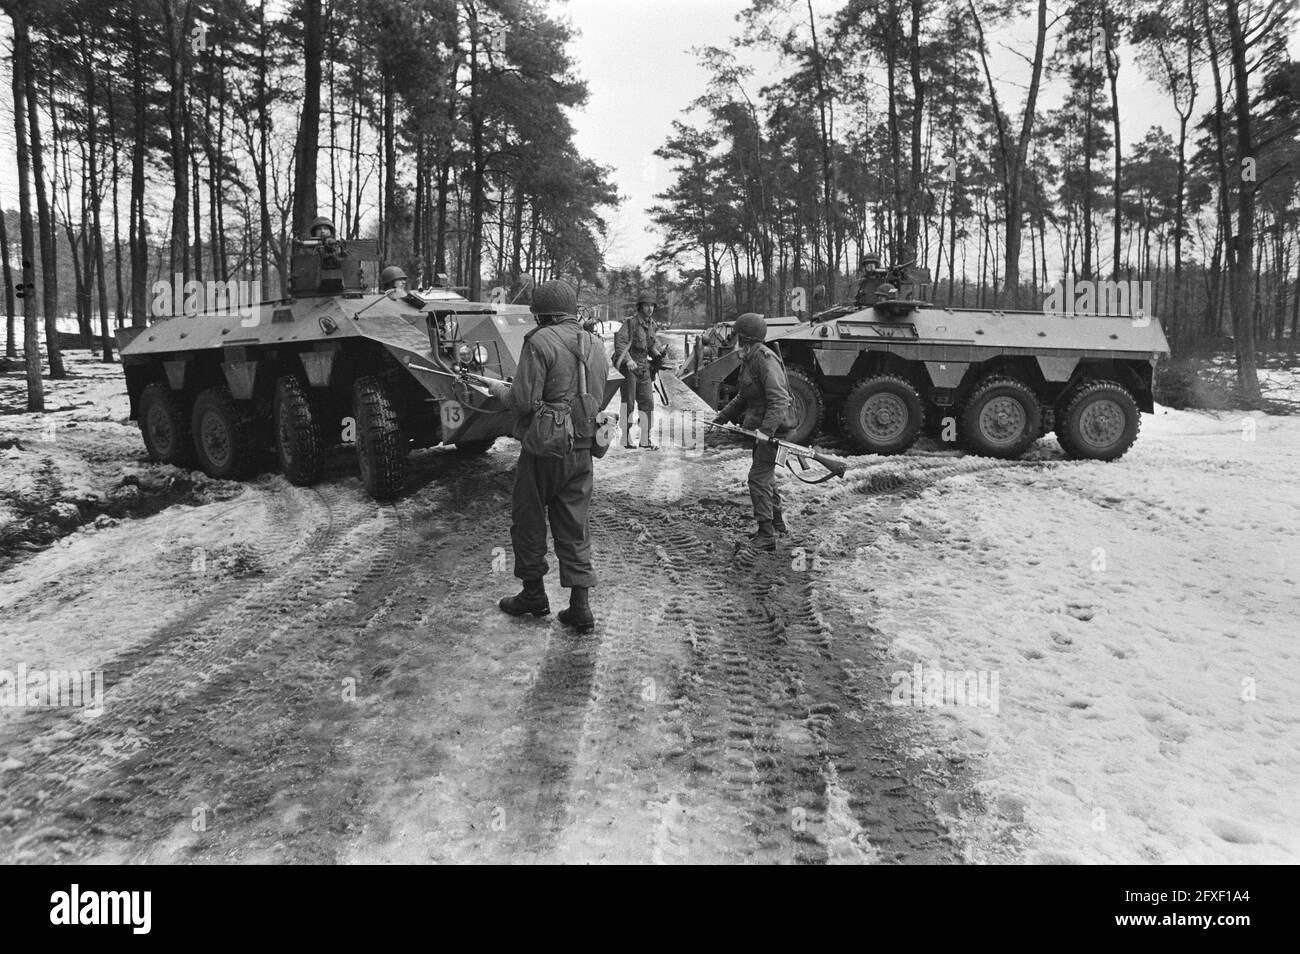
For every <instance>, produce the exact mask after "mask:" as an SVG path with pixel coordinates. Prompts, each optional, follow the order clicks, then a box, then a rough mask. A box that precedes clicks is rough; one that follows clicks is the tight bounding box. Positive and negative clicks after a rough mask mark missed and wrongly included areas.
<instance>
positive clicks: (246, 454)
mask: <svg viewBox="0 0 1300 954" xmlns="http://www.w3.org/2000/svg"><path fill="white" fill-rule="evenodd" d="M190 431H191V433H192V434H193V437H194V450H195V453H197V454H198V458H199V466H200V467H202V468H203V472H204V473H205V474H207V475H208V476H209V477H218V478H221V479H223V480H243V479H244V478H245V477H249V476H251V475H252V474H253V472H254V470H255V469H256V466H257V440H256V429H255V428H254V426H253V421H252V420H251V419H250V418H249V417H248V415H247V414H245V413H244V412H243V411H242V410H241V409H240V407H239V405H238V404H236V403H235V399H234V398H232V397H231V396H230V392H229V391H228V390H226V389H225V388H208V389H207V390H206V391H204V392H203V393H202V394H200V395H199V396H198V398H197V400H195V402H194V414H193V415H192V416H191V418H190Z"/></svg>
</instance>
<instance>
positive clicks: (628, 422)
mask: <svg viewBox="0 0 1300 954" xmlns="http://www.w3.org/2000/svg"><path fill="white" fill-rule="evenodd" d="M655 307H656V302H655V296H654V295H652V294H650V292H648V291H644V292H642V293H641V294H640V295H638V296H637V300H636V312H635V313H634V314H633V315H632V317H631V318H629V319H628V320H627V321H625V322H623V326H622V327H621V328H619V329H618V331H617V333H615V335H614V354H615V356H616V358H615V361H614V366H615V367H616V368H618V369H619V371H621V372H622V374H623V394H622V402H623V446H624V447H628V448H630V447H632V446H633V445H632V432H631V427H632V402H633V401H635V402H636V407H637V411H638V412H639V420H640V429H641V444H640V447H641V449H642V450H658V449H659V448H657V447H656V446H655V445H654V443H653V442H652V441H651V440H650V435H651V433H653V431H654V420H655V391H654V382H652V381H651V380H650V361H651V359H654V360H655V361H662V360H663V358H664V356H665V354H666V349H664V348H661V347H660V346H659V341H658V339H656V338H655V335H656V334H657V333H658V331H659V325H658V324H657V323H656V322H655V319H654V314H655Z"/></svg>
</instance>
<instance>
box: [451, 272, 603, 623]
mask: <svg viewBox="0 0 1300 954" xmlns="http://www.w3.org/2000/svg"><path fill="white" fill-rule="evenodd" d="M532 311H533V314H534V316H535V317H536V320H537V325H538V327H537V328H535V329H533V330H532V331H530V332H529V333H528V335H527V336H526V338H525V344H524V350H523V354H522V355H521V356H520V358H519V368H518V370H517V371H516V373H515V378H514V381H513V383H506V382H504V381H498V380H495V379H492V378H487V377H483V376H480V375H474V374H470V375H467V377H469V379H470V380H474V381H478V382H479V383H481V384H484V385H486V386H487V388H488V390H489V391H490V392H491V394H492V396H493V397H496V398H500V399H501V400H502V401H504V402H505V403H506V405H507V406H508V407H509V408H510V409H511V410H513V411H514V412H515V413H516V414H517V415H518V417H517V420H516V424H515V436H516V437H517V438H518V439H519V440H520V442H521V443H522V444H523V445H524V446H523V448H522V449H521V450H520V452H519V464H518V466H517V468H516V470H515V487H514V510H513V522H512V524H511V527H510V540H511V543H512V544H513V546H514V553H515V576H517V577H518V578H519V579H520V580H522V581H523V584H524V586H523V590H522V591H521V592H520V593H519V594H518V595H516V596H509V597H506V598H504V599H502V600H501V601H500V602H499V603H498V604H497V605H499V606H500V607H501V609H502V610H503V611H505V612H506V613H509V614H510V615H512V616H523V615H524V614H526V613H531V614H532V615H534V616H545V615H546V614H547V613H549V612H550V611H551V607H550V603H549V601H548V600H547V598H546V589H545V587H544V586H543V583H542V578H543V577H544V576H545V575H546V571H547V566H546V528H547V522H548V518H549V522H550V529H551V536H552V538H553V542H554V544H555V556H556V559H557V560H558V561H559V564H560V585H561V586H563V587H566V588H568V589H569V608H568V609H566V610H561V611H560V614H559V619H560V622H562V623H564V624H565V625H566V626H572V627H573V628H575V629H577V630H578V631H579V632H584V633H586V632H591V630H592V629H593V628H594V627H595V625H596V620H595V618H594V617H593V615H592V612H591V607H590V604H589V602H588V590H589V589H590V588H591V587H593V586H595V585H596V573H595V570H594V569H593V568H592V561H591V528H590V525H589V523H588V511H589V509H590V506H591V491H592V447H593V446H594V444H595V441H596V424H595V417H596V413H597V412H598V411H599V410H600V407H601V405H602V403H603V402H604V400H605V393H604V386H605V380H606V378H607V377H608V373H609V359H608V358H606V357H605V349H604V347H602V345H601V343H600V341H598V340H597V339H595V338H593V337H592V336H591V335H590V334H589V333H588V332H586V331H583V330H582V328H580V327H579V325H578V319H577V317H576V314H575V313H576V312H577V298H576V296H575V295H574V291H573V288H572V287H571V286H570V285H569V284H568V283H567V282H564V281H550V282H545V283H543V284H542V285H540V286H538V288H537V290H536V291H535V292H534V293H533V304H532ZM583 382H586V388H585V389H584V388H583ZM584 390H585V393H580V392H583V391H584ZM548 421H551V422H554V423H553V426H552V427H551V428H550V429H549V430H548V429H547V428H546V427H539V425H542V424H546V423H547V422H548ZM566 427H568V428H569V430H568V431H567V435H568V437H569V439H570V440H571V443H570V442H568V441H563V440H561V443H562V444H563V445H564V446H562V447H560V448H559V450H558V452H557V451H556V450H555V449H554V448H553V447H551V446H550V445H549V444H545V445H543V444H539V443H538V440H539V438H538V433H539V430H540V432H542V433H543V434H546V435H548V436H554V435H555V433H556V429H558V431H559V434H560V436H561V438H563V436H564V434H565V433H566V432H565V430H564V429H565V428H566ZM546 439H549V437H548V438H544V439H543V440H546ZM530 448H531V449H530Z"/></svg>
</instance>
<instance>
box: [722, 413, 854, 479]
mask: <svg viewBox="0 0 1300 954" xmlns="http://www.w3.org/2000/svg"><path fill="white" fill-rule="evenodd" d="M707 423H708V426H709V427H712V428H716V429H717V430H720V431H730V432H731V433H733V434H744V435H745V436H746V437H752V438H753V439H754V440H756V441H758V440H766V441H767V442H768V443H769V444H774V445H776V462H777V464H785V466H786V467H787V468H788V469H789V471H790V473H792V474H793V475H794V476H795V478H796V479H797V480H800V481H803V483H805V484H820V483H824V482H826V481H828V480H830V479H831V478H832V477H843V476H844V474H845V472H846V471H847V470H848V469H849V465H848V464H847V463H845V462H844V461H842V460H840V459H839V458H838V457H832V456H831V455H830V454H822V453H820V452H818V451H815V450H813V449H812V448H811V447H804V446H803V445H802V444H792V443H791V442H790V441H783V440H781V439H780V438H777V437H767V436H766V435H764V437H759V435H758V432H757V431H751V430H749V429H748V428H744V427H737V426H736V425H735V424H714V423H713V422H712V421H709V422H707ZM791 457H793V458H794V459H795V460H797V461H798V462H799V470H795V469H794V464H793V463H791V461H790V458H791ZM810 460H812V461H816V462H817V463H818V464H820V465H821V466H822V467H825V468H826V473H824V474H822V476H820V477H818V478H817V479H816V480H807V479H805V478H804V477H801V476H800V474H799V471H803V470H808V469H809V466H808V461H810Z"/></svg>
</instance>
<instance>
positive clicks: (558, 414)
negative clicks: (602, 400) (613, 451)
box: [522, 332, 608, 457]
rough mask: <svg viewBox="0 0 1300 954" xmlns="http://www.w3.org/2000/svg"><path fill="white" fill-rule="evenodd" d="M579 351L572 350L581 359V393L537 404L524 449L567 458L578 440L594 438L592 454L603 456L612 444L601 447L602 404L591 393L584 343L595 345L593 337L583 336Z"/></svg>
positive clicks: (570, 351) (533, 452)
mask: <svg viewBox="0 0 1300 954" xmlns="http://www.w3.org/2000/svg"><path fill="white" fill-rule="evenodd" d="M578 340H579V342H580V344H579V350H578V351H573V350H572V349H569V353H570V354H572V355H573V356H574V357H575V358H576V359H577V361H578V393H577V394H576V395H574V397H573V398H571V399H570V400H569V401H566V402H559V401H556V402H554V403H547V402H545V401H540V400H539V401H537V402H536V403H535V404H534V405H533V419H532V422H531V423H530V424H529V426H528V430H527V431H525V432H524V439H523V442H522V443H523V445H524V450H526V451H528V452H529V453H530V454H534V455H536V456H538V457H565V456H567V455H568V454H570V453H571V452H572V451H573V445H574V441H575V440H584V439H592V456H594V457H603V456H604V455H605V450H606V449H607V448H608V443H606V444H605V445H603V446H597V445H598V444H599V442H598V441H595V440H594V438H595V436H596V414H597V412H598V411H599V410H600V407H599V406H598V405H597V403H596V399H595V398H594V397H592V396H591V395H590V394H588V393H587V359H586V353H585V351H583V349H582V346H583V345H586V346H587V348H590V346H591V336H590V335H589V334H587V333H586V332H583V333H582V334H580V335H579V338H578Z"/></svg>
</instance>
